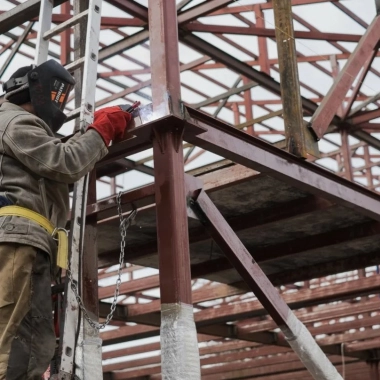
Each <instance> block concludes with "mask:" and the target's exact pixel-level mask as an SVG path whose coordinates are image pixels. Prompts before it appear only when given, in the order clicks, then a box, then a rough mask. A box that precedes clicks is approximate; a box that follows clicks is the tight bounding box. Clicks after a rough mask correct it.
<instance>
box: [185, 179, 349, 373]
mask: <svg viewBox="0 0 380 380" xmlns="http://www.w3.org/2000/svg"><path fill="white" fill-rule="evenodd" d="M186 184H187V201H188V202H187V204H188V208H189V212H188V216H189V217H193V218H196V219H198V220H199V221H200V223H201V224H202V225H203V226H204V227H205V228H206V230H207V231H208V232H209V234H210V235H211V237H212V238H213V239H214V241H215V242H216V244H217V245H218V246H219V248H220V249H221V250H222V251H223V252H224V254H225V255H226V256H227V258H228V260H229V261H230V262H231V264H232V265H233V266H234V267H235V269H236V270H237V271H238V272H239V274H240V275H241V277H242V278H243V279H244V280H245V282H246V283H247V285H248V286H249V287H250V289H251V290H252V291H253V292H254V294H255V296H256V297H257V298H258V300H259V301H260V302H261V303H262V305H263V306H264V307H265V309H266V310H267V311H268V313H269V314H270V315H271V317H272V318H273V320H274V321H275V322H276V323H277V325H278V327H279V328H280V329H281V330H282V332H283V334H284V336H285V338H286V340H287V341H288V343H289V345H290V346H291V347H292V348H293V350H294V351H295V353H296V354H297V355H298V356H299V358H300V360H301V361H302V362H303V364H304V365H305V367H306V368H307V369H308V370H309V372H310V374H311V375H312V376H313V378H314V379H316V380H342V377H341V376H340V374H339V373H338V372H337V370H336V369H335V367H334V366H333V365H332V364H331V362H330V361H329V359H328V358H327V357H326V355H325V353H324V352H323V351H322V350H321V348H320V347H319V346H318V344H317V343H316V341H315V340H314V338H313V337H312V336H311V334H310V332H309V331H308V330H307V328H306V327H305V326H304V324H303V323H302V322H300V321H299V320H298V319H297V317H296V316H295V315H294V313H293V312H292V311H291V310H290V308H289V306H288V305H287V304H286V303H285V301H284V300H283V298H282V297H281V295H280V294H279V292H278V291H277V289H276V288H275V287H274V286H273V285H272V283H271V282H270V281H269V279H268V278H267V276H266V275H265V273H264V272H263V271H262V270H261V268H260V267H259V265H258V264H257V263H256V261H255V260H254V258H253V257H252V256H251V254H250V253H249V252H248V250H247V249H246V248H245V247H244V245H243V243H242V242H241V241H240V239H239V238H238V237H237V235H236V234H235V232H234V231H233V229H232V228H231V227H230V226H229V224H228V223H227V221H226V220H225V219H224V217H223V216H222V214H221V213H220V212H219V211H218V209H217V208H216V206H215V204H214V203H213V202H212V200H211V199H210V198H209V196H208V195H207V194H206V192H205V191H204V190H203V189H202V186H201V184H200V181H198V180H197V179H195V178H193V177H191V176H186Z"/></svg>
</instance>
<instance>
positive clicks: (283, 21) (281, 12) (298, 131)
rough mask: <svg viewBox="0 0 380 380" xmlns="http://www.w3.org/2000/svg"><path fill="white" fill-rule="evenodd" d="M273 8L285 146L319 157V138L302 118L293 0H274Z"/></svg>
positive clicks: (301, 155) (300, 152)
mask: <svg viewBox="0 0 380 380" xmlns="http://www.w3.org/2000/svg"><path fill="white" fill-rule="evenodd" d="M273 10H274V16H275V23H276V40H277V51H278V63H279V67H280V78H281V98H282V104H283V109H284V112H283V117H284V123H285V137H286V147H287V150H288V152H290V153H293V154H294V155H296V156H298V157H304V158H306V157H307V155H308V153H310V154H312V155H313V156H317V157H318V156H319V150H318V145H317V141H316V138H315V136H314V135H313V134H312V132H311V130H310V129H309V128H307V126H306V125H305V123H304V121H303V111H302V102H301V93H300V84H299V79H298V67H297V55H296V46H295V40H294V30H293V18H292V4H291V0H273Z"/></svg>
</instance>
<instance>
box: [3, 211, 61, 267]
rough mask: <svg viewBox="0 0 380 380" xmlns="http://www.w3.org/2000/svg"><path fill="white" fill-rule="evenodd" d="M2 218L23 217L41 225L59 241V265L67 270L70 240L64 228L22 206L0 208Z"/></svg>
mask: <svg viewBox="0 0 380 380" xmlns="http://www.w3.org/2000/svg"><path fill="white" fill-rule="evenodd" d="M0 216H21V217H22V218H25V219H29V220H32V221H33V222H35V223H37V224H39V225H40V226H41V227H42V228H43V229H44V230H46V232H47V233H48V234H49V235H51V237H52V238H53V239H54V240H57V241H58V253H57V265H58V266H59V267H61V268H63V269H67V264H68V239H67V231H66V230H65V229H64V228H57V227H54V225H53V224H52V223H51V222H50V220H48V219H46V218H45V217H44V216H42V215H40V214H39V213H37V212H35V211H32V210H29V209H27V208H24V207H20V206H5V207H1V208H0Z"/></svg>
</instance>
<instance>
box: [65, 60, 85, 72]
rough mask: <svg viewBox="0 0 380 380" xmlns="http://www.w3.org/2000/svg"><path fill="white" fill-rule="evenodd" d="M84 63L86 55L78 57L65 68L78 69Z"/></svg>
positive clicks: (69, 69)
mask: <svg viewBox="0 0 380 380" xmlns="http://www.w3.org/2000/svg"><path fill="white" fill-rule="evenodd" d="M83 64H84V57H82V58H79V59H77V60H76V61H74V62H71V63H69V64H68V65H66V66H65V69H66V70H67V71H73V70H76V69H77V68H78V67H80V66H82V65H83Z"/></svg>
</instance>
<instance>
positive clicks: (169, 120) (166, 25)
mask: <svg viewBox="0 0 380 380" xmlns="http://www.w3.org/2000/svg"><path fill="white" fill-rule="evenodd" d="M149 36H150V48H151V68H152V98H153V112H152V118H153V119H163V122H162V123H156V124H155V126H154V127H153V159H154V171H155V198H156V216H157V241H158V255H159V277H160V291H161V331H160V334H161V365H162V377H163V378H164V379H185V378H186V379H194V380H197V379H200V361H199V351H198V342H197V333H196V328H195V323H194V317H193V307H192V301H191V273H190V250H189V236H188V223H187V211H186V199H185V185H184V164H183V148H182V135H183V130H184V120H183V116H182V106H181V101H180V99H181V90H180V70H179V53H178V24H177V9H176V1H175V0H152V1H150V2H149Z"/></svg>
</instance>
